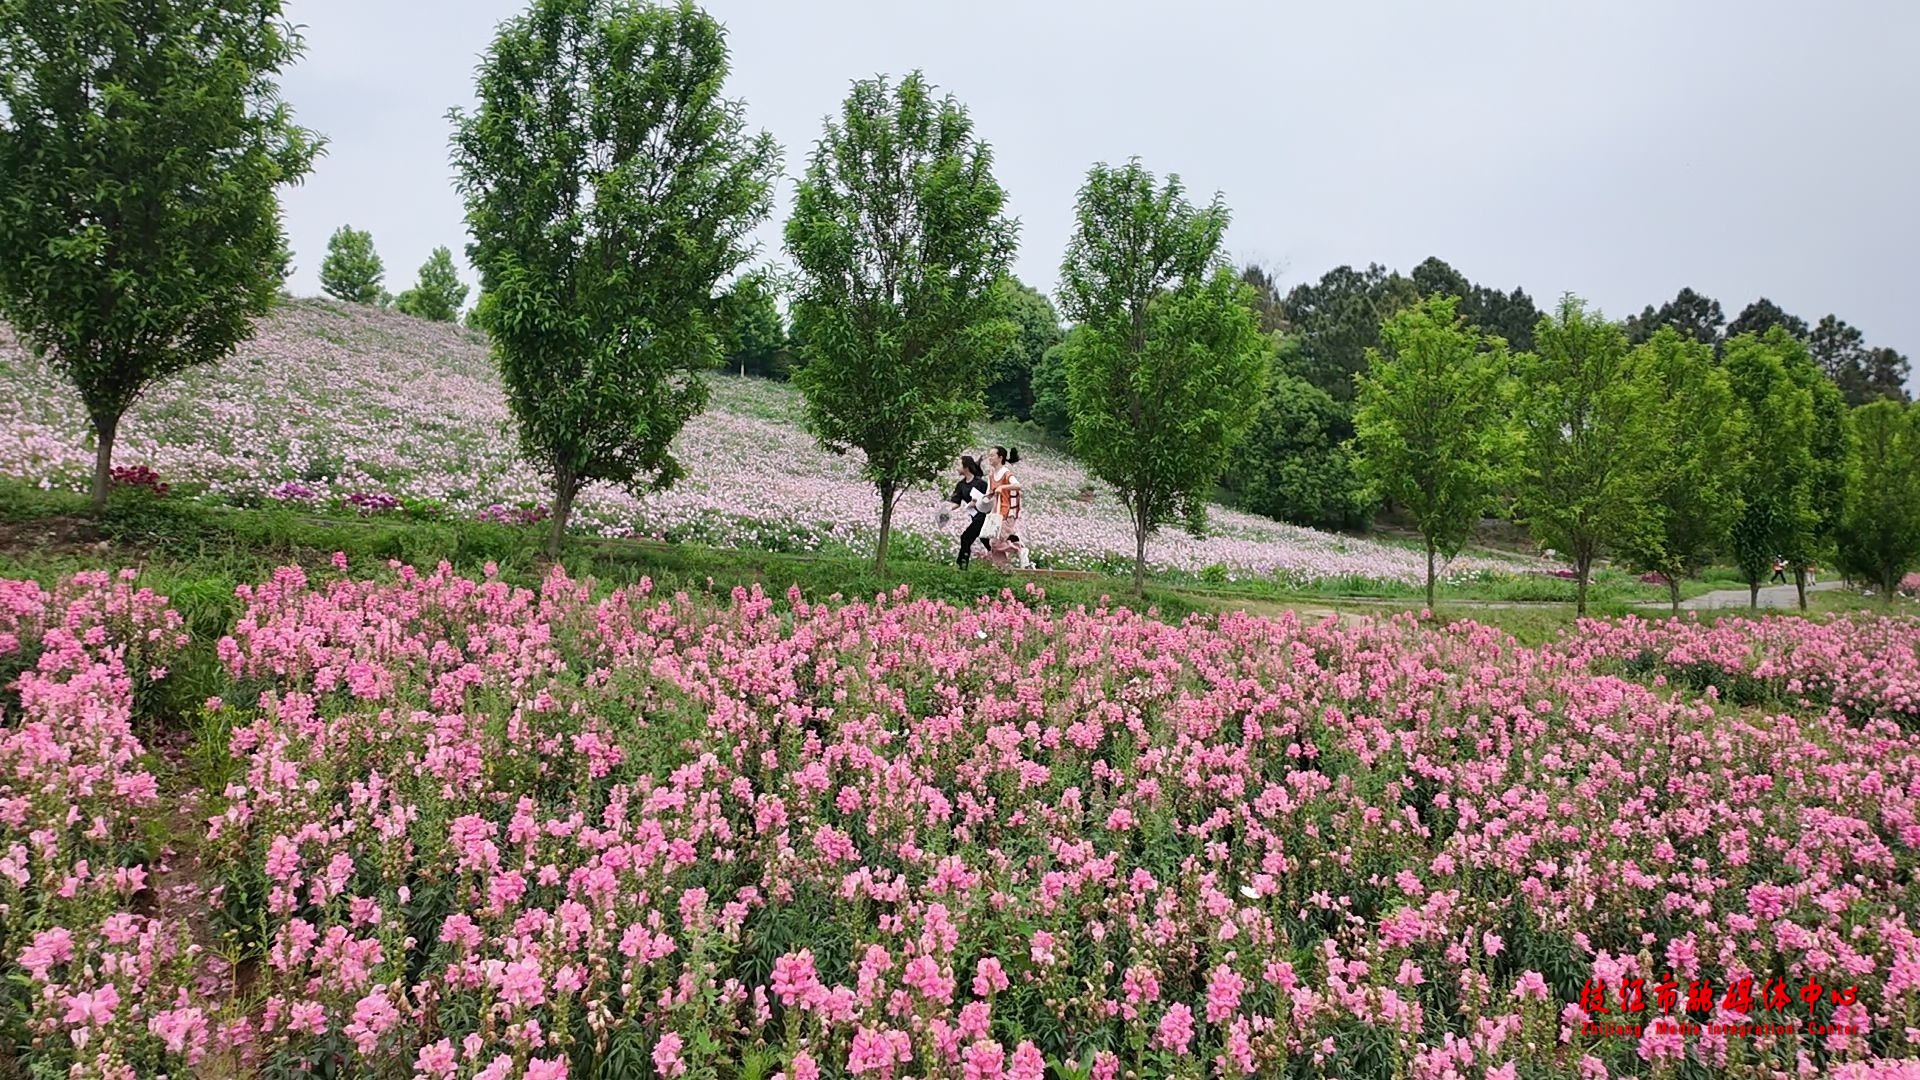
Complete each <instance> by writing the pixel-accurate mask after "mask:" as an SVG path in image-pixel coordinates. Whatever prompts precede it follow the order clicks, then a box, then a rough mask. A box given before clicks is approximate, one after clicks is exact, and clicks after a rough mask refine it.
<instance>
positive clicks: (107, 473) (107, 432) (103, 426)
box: [93, 416, 120, 518]
mask: <svg viewBox="0 0 1920 1080" xmlns="http://www.w3.org/2000/svg"><path fill="white" fill-rule="evenodd" d="M119 430H120V418H119V417H118V416H114V417H108V418H105V419H102V418H101V417H98V416H96V417H94V418H93V435H94V440H95V441H96V443H97V444H98V445H97V446H96V447H95V448H94V452H93V516H94V517H96V518H97V517H100V516H102V515H104V514H105V513H106V512H107V489H108V488H110V487H112V486H113V439H114V436H115V435H116V434H117V433H118V432H119Z"/></svg>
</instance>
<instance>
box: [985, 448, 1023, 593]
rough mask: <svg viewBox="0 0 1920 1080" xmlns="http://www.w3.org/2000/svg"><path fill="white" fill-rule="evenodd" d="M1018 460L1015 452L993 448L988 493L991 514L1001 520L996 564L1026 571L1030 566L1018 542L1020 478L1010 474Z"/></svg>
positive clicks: (1018, 453)
mask: <svg viewBox="0 0 1920 1080" xmlns="http://www.w3.org/2000/svg"><path fill="white" fill-rule="evenodd" d="M1019 460H1020V451H1019V450H1018V449H1012V450H1009V449H1008V448H1006V447H1004V446H996V447H994V448H993V456H992V457H991V458H990V459H989V462H990V464H991V466H992V468H991V472H990V474H989V477H988V480H987V491H988V494H989V495H991V496H992V498H993V505H994V511H995V512H996V513H998V514H999V516H1000V533H999V538H998V539H997V540H996V541H995V543H994V551H995V553H996V555H997V556H998V558H997V559H996V561H999V560H1008V559H1010V560H1011V561H1012V562H1013V563H1014V564H1015V565H1016V566H1020V567H1026V566H1030V565H1032V563H1031V561H1030V560H1029V559H1028V558H1027V549H1026V545H1025V544H1023V543H1021V540H1020V478H1019V477H1017V476H1015V475H1014V474H1013V465H1014V463H1015V462H1017V461H1019Z"/></svg>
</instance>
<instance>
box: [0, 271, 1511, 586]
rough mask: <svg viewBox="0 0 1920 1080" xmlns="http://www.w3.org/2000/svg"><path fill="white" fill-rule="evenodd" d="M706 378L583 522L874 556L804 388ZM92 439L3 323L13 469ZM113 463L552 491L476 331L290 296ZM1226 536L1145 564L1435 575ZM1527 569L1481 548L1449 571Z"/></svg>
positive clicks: (855, 500) (1297, 537)
mask: <svg viewBox="0 0 1920 1080" xmlns="http://www.w3.org/2000/svg"><path fill="white" fill-rule="evenodd" d="M711 381H712V384H713V387H714V396H713V404H712V406H711V408H710V409H709V410H708V412H707V413H706V414H705V415H703V416H700V417H698V418H696V419H695V420H694V421H693V422H692V424H690V425H689V426H688V428H687V430H686V431H685V432H683V433H682V435H681V438H680V440H679V443H678V452H679V454H680V456H681V458H682V459H683V460H684V461H685V463H686V465H687V467H688V470H689V473H690V475H689V478H688V479H687V480H686V481H684V482H683V483H681V484H680V485H679V486H678V487H676V488H675V489H674V490H673V491H670V492H666V493H663V494H658V495H651V496H647V497H642V498H636V497H633V496H630V495H627V494H625V493H623V492H620V491H617V490H613V489H610V488H606V487H599V488H593V489H589V491H588V492H587V493H586V494H584V495H583V496H582V497H581V500H580V502H579V504H578V506H577V513H578V515H579V520H580V522H581V523H582V525H583V527H586V528H589V529H593V530H595V531H598V532H601V533H604V534H607V535H628V534H640V535H650V536H668V537H671V538H674V539H686V540H691V541H694V542H703V543H710V544H716V545H719V546H742V547H761V546H771V547H777V548H782V549H812V548H818V547H820V546H822V545H823V544H825V545H831V544H836V543H838V544H847V545H854V546H857V547H859V548H860V549H861V550H867V549H868V547H869V545H870V543H871V536H872V533H873V531H874V530H875V529H876V528H877V527H878V523H879V513H878V505H877V497H876V496H875V495H874V494H873V492H872V491H871V489H870V488H869V487H868V486H867V485H866V484H865V483H864V482H863V481H861V479H860V478H859V475H858V470H857V466H856V462H855V460H854V459H850V458H845V457H838V456H835V455H832V454H828V453H826V452H824V451H822V450H821V449H819V447H818V446H816V445H815V443H814V442H813V440H812V439H811V438H810V437H809V436H808V435H807V434H806V432H805V431H804V430H802V428H801V426H800V420H799V401H798V398H797V397H796V396H795V394H794V392H793V391H792V389H791V388H789V387H786V386H781V385H778V384H772V383H767V382H762V381H759V380H742V379H738V378H730V377H726V376H724V375H715V376H714V377H713V378H712V380H711ZM89 431H90V428H89V427H88V425H87V423H86V419H85V413H84V411H83V410H82V408H81V406H80V403H79V400H78V398H77V397H76V396H75V395H74V394H73V392H72V390H71V389H70V388H69V387H67V386H66V385H65V384H63V383H62V382H60V381H59V380H58V379H57V378H56V377H55V376H54V375H53V374H52V373H50V372H48V371H47V370H46V369H45V368H44V367H43V366H42V365H41V364H39V363H38V362H37V361H35V360H33V359H32V358H31V356H29V355H28V354H27V353H26V352H25V351H24V350H23V349H22V348H21V346H20V345H19V344H18V342H16V341H15V340H14V339H12V338H11V337H8V336H4V331H0V476H10V477H14V478H18V479H23V480H26V481H28V482H30V483H35V484H43V485H47V486H57V487H66V488H74V489H80V488H83V487H84V486H85V485H86V483H87V482H88V480H89V478H90V477H91V475H92V465H93V458H92V451H91V449H90V448H89V446H88V440H89V435H88V433H89ZM115 457H116V460H117V461H118V462H119V463H120V464H122V465H126V466H130V467H134V466H145V467H148V468H151V469H153V470H155V471H156V472H157V473H158V475H159V476H160V477H162V478H164V480H165V481H167V482H169V483H172V484H174V485H176V486H179V485H188V486H192V485H200V486H203V487H204V489H205V491H206V492H207V493H208V494H211V495H212V496H214V497H217V498H222V499H228V500H234V501H242V502H244V501H250V500H265V499H270V498H280V499H287V500H291V501H296V502H303V501H314V502H320V501H331V500H333V499H349V498H353V497H354V496H358V499H356V500H355V502H354V505H357V506H360V507H363V508H365V507H373V508H377V507H379V506H382V505H386V504H387V502H389V501H391V500H392V499H394V498H395V497H409V498H414V499H431V500H435V501H439V502H443V503H446V504H448V505H450V506H451V507H453V508H455V509H456V510H459V511H462V512H465V513H481V512H485V511H486V509H487V508H488V507H490V506H493V505H494V504H501V505H502V506H505V507H509V508H511V507H515V506H520V505H527V504H536V503H539V502H542V501H544V500H545V498H546V495H547V493H546V490H545V488H544V486H543V485H542V483H541V481H540V478H539V476H538V475H537V474H536V473H535V472H534V471H533V470H532V469H531V468H529V467H528V466H527V465H526V464H524V463H523V462H522V461H520V460H519V457H518V455H517V451H516V447H515V443H514V439H513V437H512V433H511V424H510V421H509V419H508V416H507V412H506V406H505V399H504V397H503V396H502V394H501V391H500V388H499V385H498V379H497V375H496V374H495V372H494V369H493V366H492V364H491V362H490V360H489V358H488V356H487V349H486V344H485V342H484V340H483V339H482V338H480V337H479V336H477V335H474V334H472V333H470V332H467V331H464V330H461V329H458V328H455V327H452V326H449V325H445V324H437V323H430V322H424V321H421V320H417V319H411V318H408V317H406V316H402V315H397V314H394V313H391V312H385V311H380V310H377V309H373V308H366V307H353V306H347V305H341V304H334V303H330V302H325V301H317V300H313V301H306V300H303V301H295V302H293V303H290V304H289V305H287V306H286V307H285V309H284V310H282V311H281V312H280V313H279V314H277V315H275V316H274V317H272V318H270V319H268V320H266V321H265V322H263V323H262V324H261V327H260V330H259V333H258V334H257V335H256V337H255V338H254V340H253V341H252V342H250V343H249V344H247V345H246V346H244V347H243V348H242V349H241V351H240V352H239V353H238V354H237V355H236V356H234V357H233V358H231V359H229V360H228V361H226V362H225V363H223V364H220V365H219V366H217V367H215V368H212V369H205V370H197V371H193V372H189V373H187V374H186V375H183V376H181V377H180V378H178V379H176V380H174V381H172V382H170V383H168V384H166V385H163V386H161V387H159V388H157V389H156V390H154V391H153V392H152V393H151V394H149V395H148V396H147V398H146V399H145V400H143V401H141V402H140V403H139V404H137V405H136V406H135V407H134V408H133V410H132V411H131V412H130V413H129V414H128V417H127V419H126V421H125V422H123V424H122V425H121V429H120V436H119V444H118V447H117V448H116V451H115ZM1020 472H1021V479H1022V481H1023V483H1024V484H1025V486H1026V489H1027V493H1028V497H1027V499H1026V504H1027V520H1026V531H1027V532H1028V533H1029V534H1030V537H1031V539H1032V540H1033V542H1034V544H1035V555H1036V558H1037V559H1038V561H1039V562H1040V564H1041V565H1046V566H1056V567H1090V566H1094V565H1098V564H1101V563H1104V562H1113V561H1117V560H1120V559H1125V558H1130V557H1131V554H1132V551H1133V539H1132V534H1131V528H1130V526H1129V525H1128V524H1127V520H1126V514H1125V511H1124V509H1123V508H1121V507H1120V506H1119V505H1118V504H1117V503H1115V502H1114V501H1113V499H1112V498H1111V497H1109V496H1107V495H1105V494H1104V493H1102V494H1101V495H1099V496H1098V497H1097V498H1096V499H1095V500H1094V501H1093V502H1091V503H1086V502H1082V501H1080V500H1079V499H1078V498H1076V496H1077V495H1078V494H1079V493H1080V491H1081V490H1082V488H1083V487H1084V486H1085V485H1086V483H1087V478H1086V475H1085V473H1084V472H1083V471H1082V470H1081V469H1080V467H1079V466H1078V464H1077V463H1075V462H1074V461H1072V460H1071V459H1070V458H1067V457H1065V456H1063V455H1059V454H1048V453H1045V452H1035V453H1030V454H1029V455H1028V456H1027V457H1026V459H1025V460H1024V461H1023V463H1022V465H1021V469H1020ZM939 498H940V496H939V495H938V494H936V493H935V492H934V491H932V490H928V491H923V492H916V493H911V494H909V495H908V496H907V497H906V499H905V500H904V502H903V504H902V512H901V513H900V514H897V515H896V516H895V521H896V524H897V526H898V527H900V528H902V529H903V530H904V531H905V532H907V533H908V534H910V535H913V536H917V537H920V538H922V539H923V540H924V541H925V542H926V543H927V544H928V545H931V546H932V547H934V548H938V549H945V548H946V547H948V546H950V545H951V544H952V542H953V541H952V533H953V531H954V530H947V531H942V530H940V529H938V528H937V526H936V524H935V515H934V510H935V504H936V503H937V502H938V501H939ZM498 512H499V511H497V510H496V511H495V513H496V514H497V513H498ZM955 530H957V526H955ZM1213 531H1214V534H1213V535H1211V536H1209V537H1207V538H1206V539H1204V540H1199V541H1195V540H1191V539H1188V538H1186V537H1184V536H1181V535H1179V534H1177V533H1169V534H1167V535H1164V536H1162V537H1160V538H1158V539H1156V540H1154V541H1152V542H1151V543H1150V545H1149V549H1148V550H1149V554H1150V557H1151V559H1152V561H1153V562H1154V564H1155V565H1157V566H1160V567H1163V568H1167V567H1171V568H1177V569H1182V570H1189V571H1199V570H1204V569H1206V568H1208V567H1219V568H1221V570H1223V571H1225V572H1227V573H1229V574H1230V575H1231V576H1235V577H1246V576H1264V575H1280V576H1283V577H1286V578H1290V579H1294V580H1313V579H1321V578H1328V577H1346V576H1353V577H1365V578H1375V579H1392V580H1399V581H1405V582H1414V581H1418V580H1422V577H1423V575H1424V573H1425V566H1424V562H1423V558H1424V557H1423V556H1421V555H1418V554H1417V553H1415V552H1412V551H1410V550H1408V549H1405V548H1401V547H1397V546H1393V545H1389V544H1381V543H1373V542H1369V541H1365V540H1355V539H1350V538H1346V537H1340V536H1335V535H1330V534H1326V533H1320V532H1315V531H1313V530H1310V529H1300V528H1294V527H1292V526H1288V525H1282V524H1278V523H1276V522H1273V521H1269V520H1267V519H1265V518H1260V517H1256V516H1253V515H1248V514H1243V513H1238V512H1235V511H1231V510H1226V509H1223V508H1216V509H1215V511H1214V513H1213ZM1520 565H1521V564H1520V563H1518V562H1516V561H1507V560H1499V559H1483V558H1471V557H1469V558H1461V559H1458V560H1456V561H1455V563H1454V564H1453V567H1452V572H1453V573H1454V574H1456V575H1459V574H1471V573H1477V572H1484V571H1498V570H1514V569H1517V568H1519V567H1520ZM1526 565H1528V566H1537V565H1540V564H1537V563H1528V564H1526Z"/></svg>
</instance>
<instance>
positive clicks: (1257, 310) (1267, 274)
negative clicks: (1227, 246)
mask: <svg viewBox="0 0 1920 1080" xmlns="http://www.w3.org/2000/svg"><path fill="white" fill-rule="evenodd" d="M1240 280H1241V281H1243V282H1245V283H1246V285H1247V287H1248V288H1250V289H1252V290H1253V311H1254V314H1256V315H1258V316H1259V317H1260V332H1261V333H1263V334H1281V333H1285V332H1286V331H1287V300H1286V297H1285V296H1283V295H1281V292H1280V283H1279V281H1277V280H1276V279H1275V278H1274V276H1273V272H1272V271H1270V270H1268V269H1267V268H1266V267H1264V266H1256V265H1252V264H1249V265H1247V266H1243V267H1241V268H1240Z"/></svg>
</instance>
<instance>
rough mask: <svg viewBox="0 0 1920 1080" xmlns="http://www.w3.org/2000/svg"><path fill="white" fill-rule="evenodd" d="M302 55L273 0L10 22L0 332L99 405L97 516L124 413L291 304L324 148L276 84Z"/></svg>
mask: <svg viewBox="0 0 1920 1080" xmlns="http://www.w3.org/2000/svg"><path fill="white" fill-rule="evenodd" d="M299 51H300V39H299V36H298V35H297V34H296V33H295V32H294V29H293V27H292V26H291V25H289V24H288V22H287V21H286V19H285V17H284V15H283V5H282V3H281V2H280V0H174V2H171V3H165V4H72V3H66V2H62V0H13V2H12V3H10V4H8V5H7V7H6V12H5V14H4V16H0V176H3V177H5V178H6V189H5V193H4V195H0V317H4V318H5V319H6V321H7V322H9V323H11V324H12V325H13V326H14V328H15V329H16V330H18V331H19V332H20V334H21V336H22V337H23V339H24V340H25V341H26V343H27V344H28V346H29V347H30V348H32V349H33V350H34V351H35V352H36V353H37V354H39V355H40V356H42V357H44V358H45V359H46V360H47V361H48V362H49V363H50V364H51V366H53V367H54V368H55V369H57V370H59V371H60V372H62V373H63V374H64V375H65V376H66V377H67V378H68V379H69V380H70V381H71V382H72V383H73V385H74V388H75V389H76V390H77V391H78V392H79V395H80V399H81V401H82V402H83V403H84V404H85V406H86V409H87V414H88V416H89V418H90V419H91V420H92V422H93V428H94V439H95V461H94V477H93V503H94V507H95V510H96V511H99V510H104V509H105V506H106V497H107V487H108V484H109V482H110V480H111V470H112V457H113V444H114V436H115V434H116V432H117V430H118V427H119V423H120V418H121V416H122V415H123V414H124V413H125V412H126V410H127V407H128V406H129V405H131V404H132V403H133V401H134V399H135V398H137V397H138V396H139V395H140V393H141V392H142V391H143V390H145V389H146V388H147V387H148V386H150V385H151V384H153V383H154V382H155V381H157V380H160V379H164V378H167V377H168V376H170V375H173V374H175V373H177V372H180V371H183V370H185V369H187V368H190V367H193V366H195V365H198V364H206V363H211V362H213V361H215V360H218V359H220V358H221V357H224V356H226V355H227V354H228V353H230V352H231V351H232V350H233V348H234V346H235V345H237V344H238V343H240V342H241V341H244V340H246V339H247V338H248V337H249V336H251V335H252V333H253V320H254V319H255V318H256V317H258V316H260V315H263V314H265V313H266V312H267V310H268V309H269V308H270V307H271V305H272V304H273V303H274V301H275V300H276V299H277V298H278V297H279V295H280V286H281V283H282V282H283V281H284V280H285V278H286V272H287V264H288V253H287V245H286V239H285V237H284V236H283V235H282V233H281V229H280V203H279V199H278V196H277V190H278V189H279V188H280V186H281V185H283V184H290V183H294V182H297V181H298V180H299V179H300V178H301V177H303V176H304V175H306V173H307V170H308V169H309V168H311V166H312V164H313V160H314V158H315V156H316V155H317V154H318V153H319V152H320V149H321V141H320V139H319V138H318V137H317V136H315V135H314V134H313V133H312V132H310V131H307V130H306V129H304V128H302V127H299V126H298V125H296V124H295V123H294V122H293V117H292V113H291V111H290V110H289V109H288V108H287V106H286V105H285V104H284V103H283V102H282V101H281V100H280V95H279V87H278V84H277V83H276V81H275V80H276V77H277V76H278V75H279V73H280V72H281V70H282V69H283V68H285V67H286V66H287V65H288V64H289V63H291V62H292V61H293V60H294V58H295V57H296V56H298V55H299Z"/></svg>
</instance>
